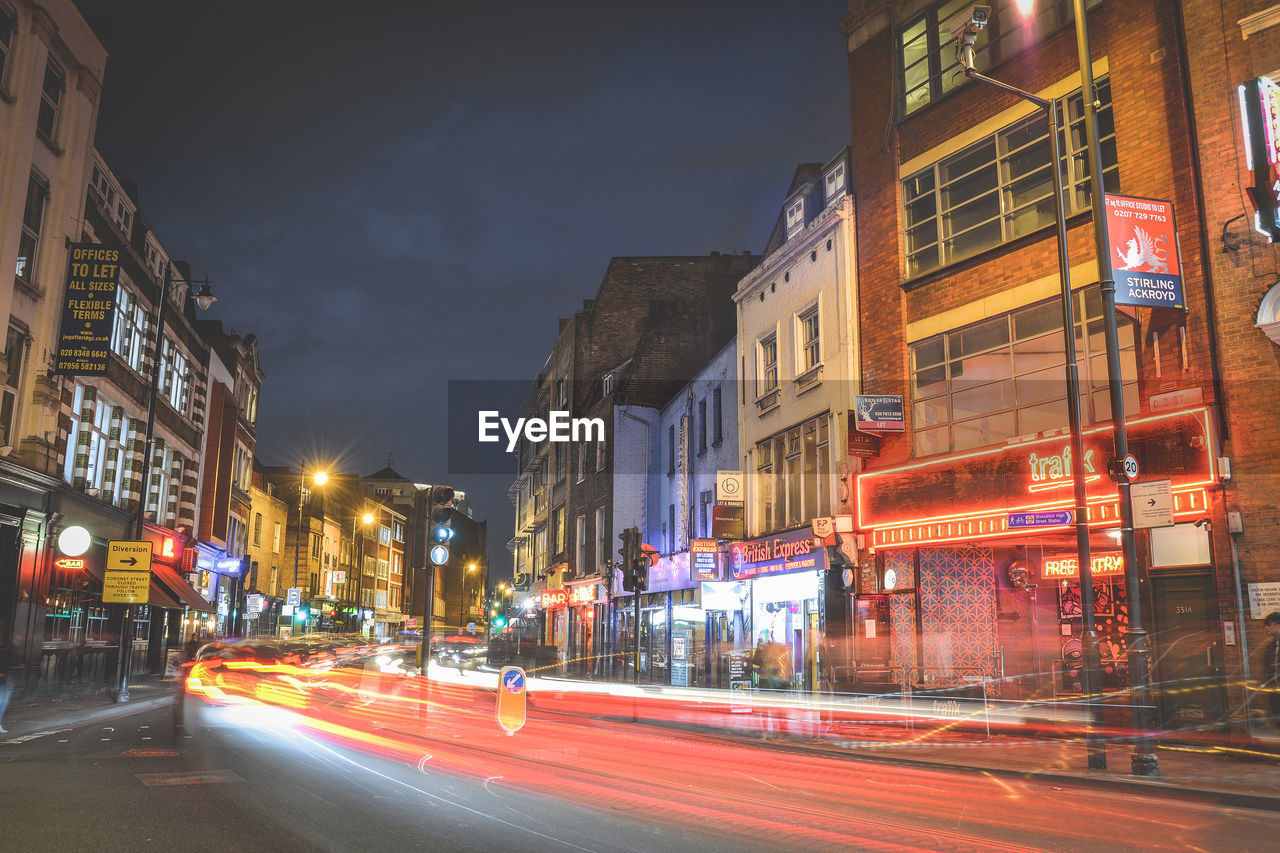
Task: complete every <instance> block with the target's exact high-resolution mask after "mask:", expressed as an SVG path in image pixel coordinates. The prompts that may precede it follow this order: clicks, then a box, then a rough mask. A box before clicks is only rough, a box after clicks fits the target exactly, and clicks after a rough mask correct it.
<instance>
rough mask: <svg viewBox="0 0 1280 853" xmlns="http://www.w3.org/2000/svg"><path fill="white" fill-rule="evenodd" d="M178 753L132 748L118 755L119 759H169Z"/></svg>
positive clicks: (174, 750)
mask: <svg viewBox="0 0 1280 853" xmlns="http://www.w3.org/2000/svg"><path fill="white" fill-rule="evenodd" d="M179 754H180V753H179V752H178V750H176V749H144V748H142V747H134V748H133V749H126V750H125V751H124V752H122V753H120V757H121V758H170V757H173V756H175V755H179Z"/></svg>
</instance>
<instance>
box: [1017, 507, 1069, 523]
mask: <svg viewBox="0 0 1280 853" xmlns="http://www.w3.org/2000/svg"><path fill="white" fill-rule="evenodd" d="M1073 521H1075V516H1074V514H1073V513H1072V512H1071V510H1069V509H1060V510H1056V511H1054V512H1011V513H1009V526H1010V527H1059V526H1061V525H1063V524H1071V523H1072V522H1073Z"/></svg>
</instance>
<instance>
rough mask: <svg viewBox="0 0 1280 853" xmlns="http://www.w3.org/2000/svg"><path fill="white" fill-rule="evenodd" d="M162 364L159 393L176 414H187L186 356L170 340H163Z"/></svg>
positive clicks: (188, 371)
mask: <svg viewBox="0 0 1280 853" xmlns="http://www.w3.org/2000/svg"><path fill="white" fill-rule="evenodd" d="M162 358H163V363H162V364H161V365H160V393H161V394H163V395H164V397H165V399H166V400H168V401H169V405H170V406H173V410H174V411H175V412H177V413H178V414H182V415H185V414H186V413H187V389H188V388H189V387H190V384H191V373H190V370H189V368H188V361H187V356H186V354H185V353H184V352H183V351H182V350H180V349H179V348H178V345H177V344H175V343H174V342H173V341H172V340H171V339H169V338H165V339H164V347H163V356H162Z"/></svg>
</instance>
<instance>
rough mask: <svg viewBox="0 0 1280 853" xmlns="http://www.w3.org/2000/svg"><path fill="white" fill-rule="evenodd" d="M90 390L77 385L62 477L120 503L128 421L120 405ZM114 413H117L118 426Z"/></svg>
mask: <svg viewBox="0 0 1280 853" xmlns="http://www.w3.org/2000/svg"><path fill="white" fill-rule="evenodd" d="M91 390H92V389H89V388H86V386H84V385H80V384H78V383H77V384H76V388H75V392H74V396H73V399H72V405H71V429H70V431H69V432H68V433H67V458H66V463H65V465H64V468H63V476H64V478H65V479H66V481H67V482H68V483H71V484H72V485H73V486H76V487H77V488H82V489H85V490H86V491H87V490H89V489H96V490H99V491H100V492H101V497H102V499H103V500H108V501H110V502H112V503H115V504H120V503H122V496H121V489H120V486H121V483H122V480H123V476H124V468H125V463H126V461H127V460H128V459H129V455H128V453H127V448H126V439H127V437H128V435H129V428H130V421H129V418H128V417H127V416H126V415H124V414H122V413H120V412H119V410H120V407H119V406H116V405H115V404H114V403H112V402H111V401H110V400H108V399H107V398H106V397H103V396H102V395H101V394H96V393H90V392H91ZM113 413H115V414H119V418H120V421H119V427H118V428H116V425H115V424H114V423H113V422H112V415H113Z"/></svg>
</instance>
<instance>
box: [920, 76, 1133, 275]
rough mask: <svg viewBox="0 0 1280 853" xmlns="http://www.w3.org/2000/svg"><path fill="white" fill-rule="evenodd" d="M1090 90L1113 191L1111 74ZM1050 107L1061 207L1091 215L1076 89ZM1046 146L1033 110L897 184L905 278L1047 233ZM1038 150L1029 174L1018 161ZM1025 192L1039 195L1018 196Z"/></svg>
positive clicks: (1040, 118) (1050, 212) (1040, 116)
mask: <svg viewBox="0 0 1280 853" xmlns="http://www.w3.org/2000/svg"><path fill="white" fill-rule="evenodd" d="M1096 91H1097V92H1098V95H1099V98H1100V100H1101V106H1100V107H1099V108H1098V111H1097V112H1098V120H1099V125H1100V127H1101V129H1102V130H1103V133H1102V137H1101V139H1100V144H1101V146H1102V152H1103V169H1102V172H1103V181H1104V185H1105V186H1106V188H1107V190H1108V191H1111V192H1114V191H1116V190H1117V189H1118V188H1119V186H1120V167H1119V162H1118V155H1117V151H1116V132H1115V120H1114V112H1113V105H1112V98H1111V79H1110V76H1109V75H1103V76H1102V77H1099V78H1098V79H1097V81H1096ZM1056 103H1057V105H1058V109H1059V110H1060V111H1061V116H1062V117H1063V119H1064V121H1063V122H1062V123H1061V126H1060V127H1059V131H1058V133H1059V142H1060V146H1061V147H1060V153H1061V159H1060V161H1059V166H1058V167H1059V171H1060V172H1061V173H1062V176H1063V192H1064V195H1065V198H1064V200H1063V201H1064V206H1065V209H1066V214H1067V216H1074V215H1076V214H1078V213H1085V212H1087V211H1088V210H1090V209H1091V202H1090V196H1091V193H1092V188H1091V183H1090V178H1089V156H1088V146H1087V139H1086V136H1085V127H1084V121H1085V116H1084V100H1083V96H1082V93H1081V90H1076V91H1074V92H1071V93H1069V94H1067V95H1065V96H1063V97H1062V98H1059V99H1057V100H1056ZM1049 141H1050V140H1049V124H1048V116H1046V115H1045V114H1044V113H1043V112H1042V111H1040V110H1036V111H1034V112H1032V113H1030V114H1029V115H1026V116H1024V117H1022V118H1020V119H1018V120H1017V121H1014V122H1010V123H1009V124H1007V125H1005V126H1004V127H1001V128H999V129H998V130H996V131H994V132H993V133H990V134H987V135H985V136H983V138H982V139H979V140H977V141H975V142H973V143H972V144H970V145H966V146H965V147H964V148H962V149H960V150H958V151H954V152H952V153H950V154H948V155H947V156H946V157H943V158H941V159H939V160H936V161H934V162H933V163H930V164H929V165H928V166H926V167H924V168H923V169H920V170H918V171H916V172H913V173H912V174H910V175H907V176H906V177H904V178H902V179H901V180H900V181H899V204H900V205H901V209H900V213H901V217H902V233H903V241H902V268H903V276H904V278H905V279H906V280H908V281H910V280H912V279H915V278H918V277H920V276H924V275H928V274H930V273H933V272H936V271H937V270H940V269H943V268H945V267H947V266H949V265H951V264H954V263H958V262H960V261H963V260H965V259H967V258H971V257H973V256H975V255H978V254H981V253H982V252H985V251H988V250H990V249H994V248H997V247H999V246H1003V245H1005V244H1007V243H1010V242H1012V241H1014V240H1017V239H1020V238H1022V237H1025V236H1027V235H1029V234H1034V233H1036V232H1038V231H1040V230H1042V229H1045V228H1048V227H1051V226H1052V225H1053V224H1054V222H1055V220H1056V211H1055V209H1054V200H1053V187H1052V173H1051V172H1050V168H1051V167H1050V166H1049V159H1050V157H1049V151H1050V148H1049ZM1039 147H1043V148H1044V151H1043V154H1044V159H1043V161H1040V160H1038V159H1037V158H1032V160H1031V161H1030V162H1031V166H1030V168H1027V167H1026V165H1025V163H1026V161H1025V160H1023V159H1022V155H1025V154H1026V153H1028V152H1032V153H1040V152H1037V151H1035V149H1037V148H1039ZM985 149H990V155H989V156H982V155H983V154H984V150H985ZM988 181H989V182H988ZM975 185H977V186H976V189H975V188H974V187H975ZM1046 185H1047V186H1046ZM956 188H960V191H959V192H958V191H957V189H956ZM1028 189H1030V190H1032V191H1035V192H1039V195H1036V196H1034V197H1031V198H1026V197H1023V195H1022V193H1025V192H1027V191H1028ZM953 196H954V197H955V198H954V199H953ZM986 206H991V209H990V210H988V209H985V208H986ZM975 211H978V213H977V214H976V215H975ZM1028 213H1031V214H1032V216H1033V219H1032V220H1030V221H1028V220H1026V219H1025V218H1024V217H1025V216H1026V215H1027V214H1028ZM993 225H994V226H996V227H995V229H994V230H996V231H998V234H997V235H996V237H995V239H994V240H993V239H992V238H991V235H990V234H989V233H988V234H987V235H986V236H985V237H984V236H983V234H984V232H990V231H991V230H992V226H993ZM975 237H976V238H977V240H976V241H975V240H974V238H975ZM962 241H964V242H963V244H962ZM958 244H959V245H958Z"/></svg>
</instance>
